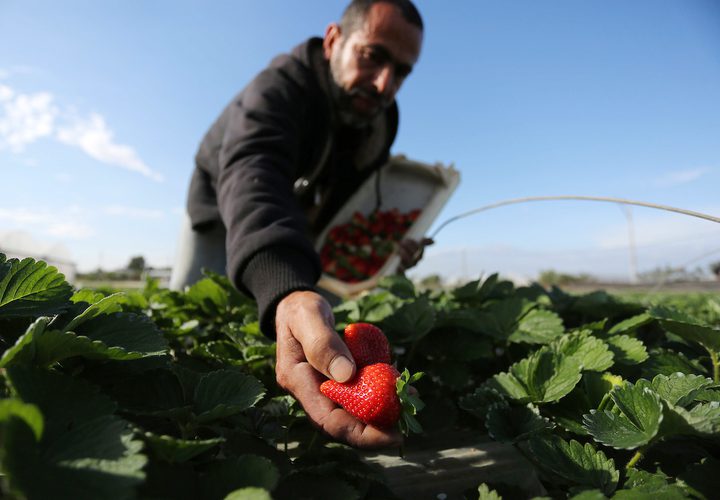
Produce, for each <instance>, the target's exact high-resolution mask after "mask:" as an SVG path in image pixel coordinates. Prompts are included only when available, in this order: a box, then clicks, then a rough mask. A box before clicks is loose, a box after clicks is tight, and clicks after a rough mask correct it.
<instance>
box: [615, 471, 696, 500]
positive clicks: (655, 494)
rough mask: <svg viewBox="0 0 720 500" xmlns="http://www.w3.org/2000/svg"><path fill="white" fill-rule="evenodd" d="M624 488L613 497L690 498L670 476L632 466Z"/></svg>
mask: <svg viewBox="0 0 720 500" xmlns="http://www.w3.org/2000/svg"><path fill="white" fill-rule="evenodd" d="M627 475H628V477H627V480H626V482H625V485H624V487H623V489H622V490H618V491H616V492H615V496H613V499H615V498H618V499H625V500H635V499H638V500H656V499H658V498H662V499H663V500H665V499H667V500H674V499H678V500H679V499H683V498H689V497H688V495H687V494H686V493H685V491H683V489H682V488H680V487H679V486H677V485H675V484H670V483H669V482H668V479H669V478H668V476H666V475H665V474H663V473H662V472H657V473H655V474H653V473H651V472H647V471H644V470H638V469H634V468H630V469H628V470H627Z"/></svg>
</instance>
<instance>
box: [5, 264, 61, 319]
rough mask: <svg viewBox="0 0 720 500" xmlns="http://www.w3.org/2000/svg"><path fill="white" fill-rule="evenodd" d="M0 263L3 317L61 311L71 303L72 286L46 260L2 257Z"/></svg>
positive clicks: (48, 314)
mask: <svg viewBox="0 0 720 500" xmlns="http://www.w3.org/2000/svg"><path fill="white" fill-rule="evenodd" d="M1 263H2V265H0V317H5V318H10V317H21V316H28V317H40V316H51V315H53V314H58V313H60V312H62V311H64V310H65V309H67V307H68V306H69V305H70V303H69V300H70V296H71V295H72V287H71V286H70V284H69V283H68V282H67V281H65V276H63V275H62V274H60V273H59V272H58V270H57V269H55V268H54V267H48V265H47V264H46V263H45V262H42V261H38V262H36V261H35V260H33V259H30V258H28V259H23V260H18V259H9V260H5V256H4V255H3V259H2V261H1Z"/></svg>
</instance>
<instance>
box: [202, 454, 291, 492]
mask: <svg viewBox="0 0 720 500" xmlns="http://www.w3.org/2000/svg"><path fill="white" fill-rule="evenodd" d="M279 479H280V473H279V472H278V470H277V467H275V465H273V463H272V462H271V461H270V460H268V459H267V458H265V457H260V456H257V455H241V456H239V457H237V458H230V459H226V460H216V461H213V462H212V463H211V464H210V465H209V466H208V468H207V472H206V474H205V476H204V478H203V491H204V495H203V496H202V498H223V497H225V496H226V495H228V494H230V493H232V492H233V491H235V490H237V489H240V488H247V487H255V488H262V489H265V490H268V491H272V490H273V489H275V486H276V485H277V484H278V480H279Z"/></svg>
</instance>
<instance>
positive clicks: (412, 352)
mask: <svg viewBox="0 0 720 500" xmlns="http://www.w3.org/2000/svg"><path fill="white" fill-rule="evenodd" d="M418 342H419V341H418V340H416V341H414V342H413V343H412V344H410V351H409V352H408V355H407V358H405V366H410V362H411V361H412V359H413V358H414V357H415V351H416V350H417V345H418Z"/></svg>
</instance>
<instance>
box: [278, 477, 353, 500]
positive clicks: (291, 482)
mask: <svg viewBox="0 0 720 500" xmlns="http://www.w3.org/2000/svg"><path fill="white" fill-rule="evenodd" d="M273 493H274V494H275V495H276V498H311V499H313V500H339V499H342V500H360V499H361V498H362V496H361V495H360V493H359V492H358V490H357V489H355V488H353V487H352V486H351V485H350V484H349V483H348V482H347V481H344V480H342V479H340V478H338V477H335V476H333V475H328V474H325V475H318V474H313V473H306V472H299V473H295V474H289V475H288V476H286V477H284V478H282V480H281V482H280V484H279V485H278V488H277V489H276V490H275V491H274V492H273Z"/></svg>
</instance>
